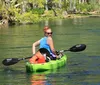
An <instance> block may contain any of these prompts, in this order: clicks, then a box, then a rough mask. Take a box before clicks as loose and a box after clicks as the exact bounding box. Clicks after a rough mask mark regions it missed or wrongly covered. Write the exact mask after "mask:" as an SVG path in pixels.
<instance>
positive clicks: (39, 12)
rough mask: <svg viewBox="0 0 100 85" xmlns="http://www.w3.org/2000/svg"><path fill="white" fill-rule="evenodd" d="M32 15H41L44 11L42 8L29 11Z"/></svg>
mask: <svg viewBox="0 0 100 85" xmlns="http://www.w3.org/2000/svg"><path fill="white" fill-rule="evenodd" d="M31 11H32V13H33V14H39V15H41V14H43V13H44V9H43V8H35V9H32V10H31Z"/></svg>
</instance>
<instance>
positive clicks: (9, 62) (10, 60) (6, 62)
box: [2, 44, 86, 66]
mask: <svg viewBox="0 0 100 85" xmlns="http://www.w3.org/2000/svg"><path fill="white" fill-rule="evenodd" d="M85 49H86V45H85V44H77V45H74V46H72V47H71V48H69V49H68V50H61V51H59V52H66V51H71V52H80V51H83V50H85ZM39 51H41V52H43V53H44V52H45V50H44V49H43V48H42V49H40V50H39ZM46 52H47V51H46ZM47 54H48V52H47ZM31 57H32V56H30V57H26V58H6V59H4V60H3V61H2V64H3V65H5V66H9V65H13V64H16V63H18V62H19V61H21V60H25V59H29V58H31Z"/></svg>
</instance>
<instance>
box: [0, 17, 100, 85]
mask: <svg viewBox="0 0 100 85" xmlns="http://www.w3.org/2000/svg"><path fill="white" fill-rule="evenodd" d="M48 24H49V26H50V27H51V28H52V30H53V39H54V44H55V48H56V49H57V50H63V49H69V48H70V47H72V46H73V45H75V44H81V43H84V44H86V45H87V48H86V50H84V51H83V52H78V53H75V52H66V53H65V54H66V55H67V56H68V61H67V62H66V65H65V66H64V67H62V68H60V69H57V70H56V71H53V72H45V73H33V74H29V73H26V70H25V61H20V62H18V63H17V64H14V65H12V66H9V67H6V66H4V65H2V60H3V59H5V58H23V57H28V56H31V55H32V51H31V49H32V48H31V47H32V43H33V42H34V41H36V40H38V39H40V38H41V37H42V36H43V32H42V31H43V27H44V25H45V22H41V23H39V24H34V25H19V26H12V27H9V28H0V63H1V65H0V85H100V18H74V19H66V20H55V21H48Z"/></svg>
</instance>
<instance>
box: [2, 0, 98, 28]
mask: <svg viewBox="0 0 100 85" xmlns="http://www.w3.org/2000/svg"><path fill="white" fill-rule="evenodd" d="M81 17H100V0H37V1H35V0H25V1H24V0H0V28H4V27H6V26H10V25H20V24H35V23H38V22H41V21H44V20H54V19H67V18H81Z"/></svg>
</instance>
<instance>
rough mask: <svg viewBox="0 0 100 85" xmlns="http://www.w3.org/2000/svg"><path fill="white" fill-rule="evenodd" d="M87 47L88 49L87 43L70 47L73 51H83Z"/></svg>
mask: <svg viewBox="0 0 100 85" xmlns="http://www.w3.org/2000/svg"><path fill="white" fill-rule="evenodd" d="M85 49H86V45H85V44H77V45H75V46H73V47H71V48H70V49H69V51H71V52H79V51H83V50H85Z"/></svg>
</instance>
